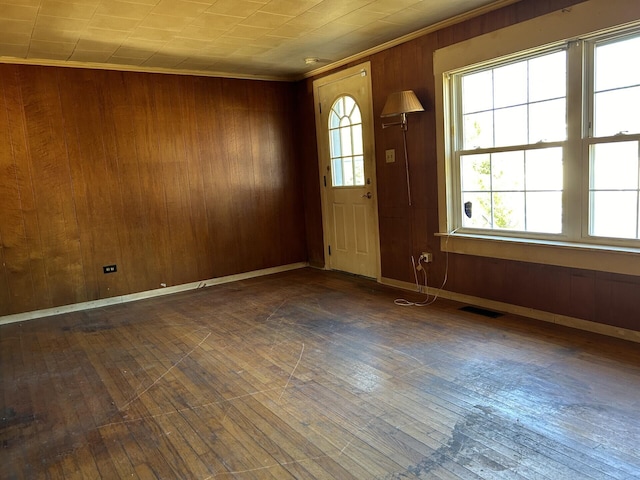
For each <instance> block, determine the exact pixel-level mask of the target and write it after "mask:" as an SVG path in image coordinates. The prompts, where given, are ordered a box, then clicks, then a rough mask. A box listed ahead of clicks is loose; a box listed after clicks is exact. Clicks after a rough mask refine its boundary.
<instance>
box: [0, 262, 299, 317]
mask: <svg viewBox="0 0 640 480" xmlns="http://www.w3.org/2000/svg"><path fill="white" fill-rule="evenodd" d="M307 266H308V263H307V262H298V263H291V264H289V265H281V266H278V267H272V268H264V269H262V270H253V271H251V272H245V273H238V274H235V275H227V276H226V277H218V278H211V279H209V280H203V281H201V282H192V283H184V284H182V285H175V286H172V287H165V288H159V289H156V290H147V291H145V292H139V293H131V294H128V295H120V296H117V297H110V298H104V299H101V300H93V301H90V302H81V303H74V304H71V305H63V306H61V307H54V308H45V309H43V310H34V311H31V312H25V313H16V314H13V315H5V316H4V317H0V325H6V324H8V323H15V322H24V321H25V320H34V319H36V318H42V317H50V316H52V315H60V314H63V313H70V312H78V311H81V310H89V309H91V308H100V307H106V306H108V305H116V304H120V303H127V302H135V301H136V300H143V299H145V298H152V297H159V296H161V295H170V294H172V293H177V292H184V291H186V290H195V289H197V288H202V287H210V286H212V285H220V284H223V283H229V282H237V281H239V280H246V279H248V278H255V277H261V276H264V275H271V274H274V273H280V272H286V271H289V270H295V269H298V268H304V267H307Z"/></svg>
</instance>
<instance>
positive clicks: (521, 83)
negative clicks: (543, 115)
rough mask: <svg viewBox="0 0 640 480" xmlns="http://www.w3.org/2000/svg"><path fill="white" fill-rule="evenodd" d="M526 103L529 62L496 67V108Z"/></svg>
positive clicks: (494, 98) (494, 92) (494, 101)
mask: <svg viewBox="0 0 640 480" xmlns="http://www.w3.org/2000/svg"><path fill="white" fill-rule="evenodd" d="M524 103H527V62H526V61H524V62H518V63H514V64H512V65H506V66H504V67H500V68H496V69H494V71H493V106H494V108H501V107H510V106H512V105H522V104H524Z"/></svg>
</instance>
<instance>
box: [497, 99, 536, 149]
mask: <svg viewBox="0 0 640 480" xmlns="http://www.w3.org/2000/svg"><path fill="white" fill-rule="evenodd" d="M495 129H496V132H495V146H496V147H501V146H506V145H522V144H525V143H527V138H528V135H527V107H526V106H521V107H510V108H503V109H500V110H496V111H495Z"/></svg>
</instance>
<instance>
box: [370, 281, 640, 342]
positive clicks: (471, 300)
mask: <svg viewBox="0 0 640 480" xmlns="http://www.w3.org/2000/svg"><path fill="white" fill-rule="evenodd" d="M380 283H381V284H383V285H387V286H390V287H395V288H400V289H402V290H412V291H414V292H415V291H416V284H415V283H409V282H402V281H400V280H394V279H393V278H384V277H383V278H381V279H380ZM428 293H429V295H436V294H438V296H439V297H441V298H446V299H448V300H454V301H456V302H460V303H467V304H471V305H475V306H477V307H482V308H488V309H491V310H498V311H500V312H504V313H510V314H513V315H520V316H522V317H527V318H532V319H534V320H541V321H543V322H549V323H555V324H557V325H563V326H565V327H571V328H576V329H578V330H585V331H587V332H592V333H599V334H601V335H607V336H609V337H615V338H620V339H622V340H629V341H631V342H637V343H640V332H638V331H636V330H629V329H627V328H620V327H614V326H612V325H604V324H602V323H597V322H591V321H589V320H582V319H580V318H575V317H569V316H567V315H559V314H556V313H550V312H545V311H544V310H536V309H535V308H528V307H521V306H518V305H513V304H511V303H504V302H498V301H495V300H488V299H486V298H481V297H474V296H472V295H465V294H462V293H456V292H450V291H447V290H442V291H438V289H437V288H432V287H429V288H428Z"/></svg>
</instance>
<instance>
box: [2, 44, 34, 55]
mask: <svg viewBox="0 0 640 480" xmlns="http://www.w3.org/2000/svg"><path fill="white" fill-rule="evenodd" d="M28 52H29V45H28V44H21V45H13V44H10V43H0V57H15V58H26V57H27V53H28Z"/></svg>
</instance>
